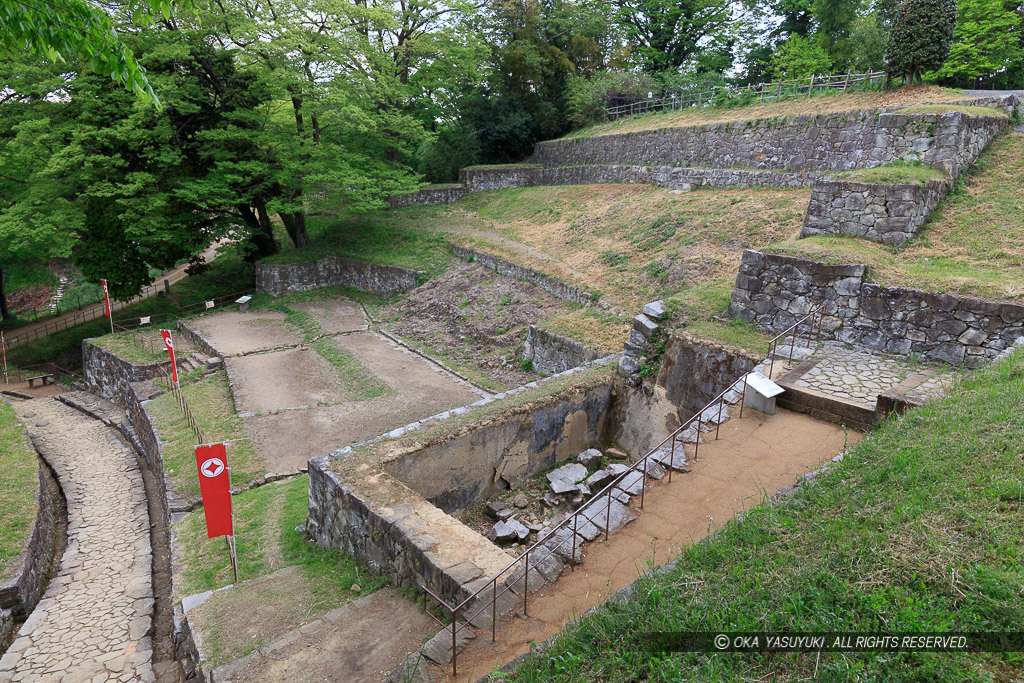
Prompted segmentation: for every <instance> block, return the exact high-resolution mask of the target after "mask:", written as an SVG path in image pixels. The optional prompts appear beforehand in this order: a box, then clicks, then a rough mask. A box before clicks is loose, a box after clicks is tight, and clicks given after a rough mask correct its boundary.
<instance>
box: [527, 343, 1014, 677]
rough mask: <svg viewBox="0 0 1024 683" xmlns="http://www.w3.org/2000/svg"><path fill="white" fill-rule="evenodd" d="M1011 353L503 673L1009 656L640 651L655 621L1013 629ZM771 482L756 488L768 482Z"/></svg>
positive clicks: (753, 671) (923, 672) (750, 672)
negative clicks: (1003, 359) (630, 596)
mask: <svg viewBox="0 0 1024 683" xmlns="http://www.w3.org/2000/svg"><path fill="white" fill-rule="evenodd" d="M1022 410H1024V354H1022V353H1019V352H1018V353H1017V354H1016V355H1015V356H1014V357H1012V358H1010V359H1007V360H1006V361H1003V362H1001V363H998V364H996V365H993V366H990V367H989V368H987V369H984V370H980V371H978V372H976V373H975V374H974V375H972V376H970V377H969V378H967V379H965V380H963V381H962V382H961V383H960V384H958V385H957V386H956V387H955V388H954V390H953V392H952V394H951V396H950V397H948V398H947V399H945V400H943V401H941V402H938V403H935V404H931V405H928V406H926V407H924V408H922V409H919V410H914V411H912V412H910V413H908V414H906V415H905V416H902V417H893V418H890V419H889V420H888V421H887V422H886V423H885V424H884V425H883V426H882V427H881V428H879V429H878V430H876V431H875V432H874V433H873V434H872V435H871V436H870V437H869V438H868V439H866V440H865V441H864V442H862V443H861V444H860V445H859V446H857V447H856V448H855V449H854V450H853V452H852V453H851V454H850V455H848V456H847V458H846V459H845V460H844V461H843V462H842V463H840V464H837V465H835V466H833V468H832V470H831V471H830V472H829V473H828V474H827V475H825V476H822V477H818V478H817V479H816V480H815V481H814V483H813V484H809V485H806V486H804V487H803V488H801V489H800V490H798V491H797V492H796V493H795V494H794V495H793V496H792V497H791V498H790V499H788V500H787V501H785V502H782V503H778V504H772V505H762V506H759V507H757V508H755V509H753V510H750V511H749V512H747V513H745V514H744V516H743V517H742V519H736V520H732V521H730V522H729V523H728V524H727V526H726V528H725V529H724V530H723V531H722V532H720V533H717V534H715V535H714V536H712V537H710V538H708V539H707V540H705V541H703V542H701V543H698V544H696V545H693V546H690V547H689V548H688V549H686V550H685V551H683V553H682V554H681V555H680V556H679V557H678V565H677V567H676V568H675V569H673V570H671V571H669V572H667V573H666V574H664V575H662V576H660V577H657V578H653V579H651V578H646V579H643V580H641V581H640V582H639V584H638V585H637V592H636V593H635V596H634V597H633V598H632V599H630V600H628V601H626V602H623V603H621V604H617V605H606V606H603V607H601V608H599V609H598V610H597V611H596V612H595V613H594V614H592V615H590V616H588V617H586V618H584V619H583V620H582V621H581V622H579V623H578V624H575V625H572V626H570V627H568V628H567V629H566V630H565V631H564V632H563V634H562V635H561V636H560V637H558V639H557V640H556V641H555V642H554V643H553V644H552V646H551V647H550V649H548V650H547V651H545V652H544V653H542V654H538V655H535V656H533V657H531V658H529V659H528V660H526V662H525V663H524V664H523V665H521V666H520V667H518V669H517V670H516V671H515V672H514V673H513V674H512V675H510V676H508V678H509V679H511V680H517V681H542V680H543V681H551V680H557V681H594V680H616V681H618V680H651V681H662V680H665V681H668V680H681V679H684V678H685V679H686V680H697V681H717V680H747V681H752V680H821V681H847V680H859V681H903V680H914V681H934V680H943V681H983V680H1011V679H1012V678H1014V677H1017V676H1019V673H1020V671H1021V667H1022V666H1024V655H1022V654H1021V653H1019V652H1014V653H1003V654H981V653H974V654H954V653H947V654H929V653H878V652H865V653H841V654H829V653H822V654H821V655H820V656H818V655H817V654H814V653H812V654H780V653H776V654H771V655H763V654H753V653H752V654H746V653H744V654H714V653H686V652H662V653H652V652H650V650H649V647H650V645H651V640H652V639H651V636H650V635H649V634H650V633H651V632H653V631H669V630H678V631H699V632H705V633H706V632H718V631H778V632H793V631H858V632H866V631H881V632H900V631H910V632H921V631H939V632H948V631H993V632H998V631H1019V630H1020V624H1021V623H1024V566H1022V564H1021V557H1022V552H1024V453H1022V448H1021V443H1022V442H1024V422H1022V421H1021V419H1020V415H1021V412H1022ZM766 493H771V492H766Z"/></svg>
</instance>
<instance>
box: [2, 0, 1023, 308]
mask: <svg viewBox="0 0 1024 683" xmlns="http://www.w3.org/2000/svg"><path fill="white" fill-rule="evenodd" d="M133 7H136V8H137V9H135V11H129V9H127V8H124V7H119V6H107V5H101V4H99V3H97V2H94V0H55V1H54V2H45V3H44V2H40V1H39V0H24V1H22V2H18V3H5V4H3V6H2V8H0V74H2V76H3V81H2V82H3V84H4V87H3V90H2V91H0V169H2V171H0V313H2V314H3V315H4V317H5V318H6V317H7V315H8V312H7V310H6V306H5V305H4V304H5V297H4V295H3V267H4V266H5V265H10V264H13V263H18V264H21V263H25V262H40V263H41V262H43V261H45V259H47V258H52V257H67V256H74V258H75V260H76V265H77V266H78V268H79V269H80V270H81V271H82V272H83V273H85V274H86V276H87V277H88V278H90V279H98V278H100V277H106V279H108V280H110V281H111V282H112V283H115V284H114V293H115V295H116V296H129V295H131V294H133V293H134V292H137V291H138V289H139V288H140V287H141V286H142V285H143V284H144V283H145V281H146V280H147V278H148V277H149V273H150V272H151V271H152V269H154V268H156V269H160V268H165V267H167V266H169V265H173V264H176V263H180V262H183V261H186V260H188V259H190V258H193V257H194V256H195V255H196V254H197V253H199V252H200V251H201V250H202V249H203V248H204V247H205V246H207V245H208V244H210V242H211V241H213V240H217V239H221V238H225V237H229V238H233V239H237V240H239V241H240V244H241V246H242V248H243V250H244V251H245V253H246V254H247V255H248V257H249V258H251V259H255V258H261V257H264V256H267V255H270V254H273V253H275V252H276V251H278V249H280V248H281V247H282V245H281V243H280V240H281V238H282V236H283V235H285V234H286V235H287V238H286V239H287V241H288V242H290V243H291V244H292V245H294V246H296V247H303V246H305V245H306V244H308V241H309V238H308V234H307V229H306V215H307V213H309V212H312V213H327V214H333V215H354V214H361V213H366V212H369V211H374V210H377V209H379V208H381V207H383V206H384V205H385V200H386V198H387V197H388V196H389V195H392V194H396V193H400V192H405V191H409V190H411V189H413V188H415V187H416V186H417V185H418V184H420V183H422V182H424V181H426V182H452V181H455V180H456V179H457V174H458V170H459V168H461V167H464V166H467V165H471V164H476V163H501V162H510V161H521V160H523V159H524V158H526V157H528V156H529V155H530V153H531V152H532V149H533V146H534V144H535V143H536V142H537V141H538V140H542V139H547V138H552V137H557V136H560V135H563V134H565V133H567V132H568V131H570V130H571V129H573V128H575V127H579V126H582V125H586V124H587V123H590V122H592V121H595V120H598V119H600V118H601V117H602V116H603V113H604V110H605V109H606V108H607V107H609V106H615V105H620V104H629V103H633V102H637V101H642V100H646V99H648V98H650V97H659V96H663V95H667V94H669V93H684V92H694V91H700V92H702V93H710V94H711V97H712V99H713V100H714V101H719V100H728V99H730V98H732V97H733V95H734V91H732V90H730V88H731V87H732V86H736V85H744V84H748V83H758V82H763V81H770V80H773V79H780V78H806V77H808V76H810V75H813V74H821V73H829V72H831V73H843V72H849V71H865V70H869V69H881V68H888V70H889V71H890V72H891V73H892V74H893V75H896V76H906V77H908V78H909V79H911V80H914V79H917V80H920V79H921V78H922V77H923V78H924V79H926V80H933V81H938V82H941V83H943V84H948V85H958V86H975V87H978V86H980V87H1022V86H1024V34H1022V31H1021V18H1022V16H1024V4H1021V3H1020V1H1019V0H959V8H960V11H959V20H957V10H956V4H955V2H954V0H907V2H903V3H901V2H900V1H899V0H835V1H832V0H767V1H756V2H755V0H744V2H740V3H730V2H726V1H725V0H671V1H669V0H598V1H596V2H582V1H581V0H514V1H513V2H503V3H487V2H484V0H422V1H420V2H417V3H394V2H390V1H389V0H366V1H364V2H358V3H349V2H343V1H342V0H311V1H310V0H283V1H281V0H223V1H221V2H217V3H209V4H208V3H194V2H193V1H192V0H146V1H145V2H143V3H141V4H137V5H134V6H133ZM172 10H173V13H172ZM954 28H955V30H954ZM887 46H888V53H889V63H888V66H887V65H886V62H885V53H886V47H887ZM947 54H948V55H949V59H945V57H946V55H947ZM124 86H127V87H124ZM133 93H134V94H133ZM147 93H153V95H154V97H158V98H159V103H157V101H156V100H155V99H154V97H149V98H147V97H146V96H145V95H146V94H147ZM138 94H141V95H143V97H136V96H135V95H138ZM275 226H279V228H280V229H281V231H280V232H275Z"/></svg>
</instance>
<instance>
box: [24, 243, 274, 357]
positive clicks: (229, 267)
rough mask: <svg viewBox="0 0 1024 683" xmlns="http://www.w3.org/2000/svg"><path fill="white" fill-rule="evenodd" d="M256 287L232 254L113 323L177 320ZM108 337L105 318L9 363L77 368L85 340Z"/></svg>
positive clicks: (36, 344) (33, 346)
mask: <svg viewBox="0 0 1024 683" xmlns="http://www.w3.org/2000/svg"><path fill="white" fill-rule="evenodd" d="M253 286H254V282H253V271H252V265H250V264H248V263H246V262H244V261H242V259H241V258H239V257H238V256H236V255H235V254H234V253H233V252H230V251H229V252H226V253H224V254H222V255H221V256H220V257H218V258H217V259H216V260H215V261H213V263H211V264H210V265H209V267H208V268H207V269H206V271H205V272H204V273H202V274H199V275H194V276H189V277H186V278H185V279H183V280H181V281H180V282H178V283H176V284H173V285H171V294H170V296H154V297H150V298H148V299H143V300H142V301H139V302H138V303H135V304H132V305H131V306H128V307H126V308H125V309H123V310H120V311H116V312H115V313H114V320H115V321H117V320H124V319H129V318H137V317H139V316H146V315H149V316H170V317H172V319H176V318H177V317H178V316H180V315H181V309H180V308H179V306H186V305H189V304H194V303H198V302H200V301H205V300H207V299H212V298H214V297H217V296H223V295H226V294H233V293H235V292H239V291H243V290H251V289H252V288H253ZM155 320H156V322H155V323H154V324H155V325H156V326H158V327H161V326H163V327H166V323H164V322H160V320H159V319H155ZM109 334H110V322H109V321H108V320H107V319H106V318H98V319H97V320H91V321H89V322H87V323H83V324H81V325H76V326H75V327H72V328H70V329H67V330H61V331H60V332H56V333H54V334H51V335H49V336H46V337H42V338H40V339H36V340H34V341H32V342H30V343H28V344H24V345H22V346H19V347H17V348H14V349H11V350H10V351H8V352H7V361H8V362H9V363H11V364H13V365H18V366H26V365H35V364H37V363H43V362H46V361H54V362H56V363H58V364H59V365H63V366H65V367H68V368H78V367H81V365H82V354H81V345H82V340H83V339H88V338H90V337H103V336H105V335H109Z"/></svg>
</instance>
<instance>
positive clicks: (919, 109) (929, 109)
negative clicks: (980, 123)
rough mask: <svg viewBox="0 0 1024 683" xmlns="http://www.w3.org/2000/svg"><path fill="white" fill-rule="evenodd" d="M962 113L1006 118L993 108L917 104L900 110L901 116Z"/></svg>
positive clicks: (1003, 113) (1002, 113) (1004, 114)
mask: <svg viewBox="0 0 1024 683" xmlns="http://www.w3.org/2000/svg"><path fill="white" fill-rule="evenodd" d="M954 111H958V112H963V113H964V114H971V115H972V116H996V117H999V118H1001V119H1005V118H1008V117H1007V115H1006V112H1004V111H1001V110H999V109H996V108H995V107H975V106H970V105H962V104H919V105H916V106H913V107H907V108H906V109H901V110H900V113H901V114H948V113H950V112H954Z"/></svg>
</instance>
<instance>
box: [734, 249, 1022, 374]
mask: <svg viewBox="0 0 1024 683" xmlns="http://www.w3.org/2000/svg"><path fill="white" fill-rule="evenodd" d="M866 274H867V266H865V265H864V264H844V265H828V264H824V263H819V262H816V261H810V260H807V259H801V258H794V257H791V256H783V255H780V254H765V253H762V252H759V251H754V250H751V249H748V250H746V251H744V252H743V258H742V261H741V263H740V269H739V274H738V275H737V276H736V287H735V289H733V293H732V299H731V301H730V304H729V315H730V316H732V317H734V318H739V319H741V320H747V321H750V322H754V323H756V324H758V325H759V326H760V327H762V328H765V329H769V330H784V329H786V328H788V327H789V326H790V325H792V324H794V323H795V322H797V320H799V319H800V318H802V317H803V316H805V315H807V314H808V313H810V312H811V310H812V309H813V308H814V307H816V306H817V305H819V304H822V303H823V304H825V317H824V321H823V324H822V336H823V337H824V338H826V339H834V340H836V341H841V342H847V343H850V344H855V345H859V346H863V347H866V348H869V349H873V350H875V351H881V352H884V353H889V354H894V355H908V354H918V355H919V356H921V357H922V358H926V359H929V360H936V361H942V362H945V363H950V364H953V365H958V364H961V363H962V364H964V365H966V366H967V367H970V368H975V367H978V366H980V365H981V364H983V363H984V362H986V361H989V360H992V359H994V358H995V357H996V356H998V355H999V353H1000V352H1002V351H1003V350H1004V349H1006V348H1008V347H1010V346H1012V345H1013V344H1014V343H1015V342H1016V341H1017V340H1018V339H1019V338H1020V337H1021V336H1024V306H1021V305H1018V304H1011V303H1000V302H995V301H985V300H983V299H977V298H973V297H967V296H961V295H959V294H940V293H933V292H923V291H921V290H917V289H909V288H904V287H884V286H882V285H879V284H876V283H873V282H867V281H865V277H866Z"/></svg>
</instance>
